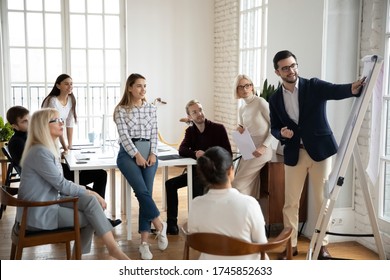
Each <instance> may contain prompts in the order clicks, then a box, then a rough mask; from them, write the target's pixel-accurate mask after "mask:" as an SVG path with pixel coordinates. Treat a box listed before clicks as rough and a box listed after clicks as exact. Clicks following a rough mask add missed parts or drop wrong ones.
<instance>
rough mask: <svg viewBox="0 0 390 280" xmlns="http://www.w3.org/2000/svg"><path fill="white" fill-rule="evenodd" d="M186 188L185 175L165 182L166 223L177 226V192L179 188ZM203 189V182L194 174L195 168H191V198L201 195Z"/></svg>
mask: <svg viewBox="0 0 390 280" xmlns="http://www.w3.org/2000/svg"><path fill="white" fill-rule="evenodd" d="M186 186H188V181H187V174H186V173H184V174H181V175H179V176H177V177H174V178H171V179H169V180H167V181H166V182H165V190H166V194H167V220H168V223H175V224H177V215H178V214H177V212H178V207H179V198H178V194H177V191H178V189H180V188H183V187H186ZM204 189H205V184H204V182H203V181H202V180H201V179H200V178H199V176H198V175H197V172H196V166H193V167H192V198H195V197H197V196H200V195H203V193H204Z"/></svg>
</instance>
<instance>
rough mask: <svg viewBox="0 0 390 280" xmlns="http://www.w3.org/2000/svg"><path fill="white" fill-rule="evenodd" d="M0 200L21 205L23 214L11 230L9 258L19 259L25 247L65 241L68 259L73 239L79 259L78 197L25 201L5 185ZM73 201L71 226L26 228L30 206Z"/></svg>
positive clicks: (0, 193)
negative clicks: (11, 192)
mask: <svg viewBox="0 0 390 280" xmlns="http://www.w3.org/2000/svg"><path fill="white" fill-rule="evenodd" d="M0 201H1V204H3V205H5V206H14V207H22V208H23V214H22V218H21V221H20V222H19V224H17V223H15V225H14V228H13V230H12V234H11V239H12V247H11V256H10V259H21V257H22V251H23V248H25V247H32V246H38V245H44V244H55V243H65V244H66V252H67V257H68V259H70V255H71V254H70V241H73V240H74V241H75V256H74V257H75V259H81V243H80V224H79V215H78V207H77V202H78V197H67V198H62V199H59V200H53V201H27V200H21V199H18V198H16V197H14V196H12V195H11V194H10V193H8V192H7V186H2V187H1V190H0ZM62 203H73V212H74V216H73V219H74V226H73V227H71V228H65V229H62V228H59V229H58V230H49V231H47V230H43V231H34V232H33V234H31V232H29V231H28V230H27V213H28V209H29V208H31V207H44V206H49V205H54V204H62Z"/></svg>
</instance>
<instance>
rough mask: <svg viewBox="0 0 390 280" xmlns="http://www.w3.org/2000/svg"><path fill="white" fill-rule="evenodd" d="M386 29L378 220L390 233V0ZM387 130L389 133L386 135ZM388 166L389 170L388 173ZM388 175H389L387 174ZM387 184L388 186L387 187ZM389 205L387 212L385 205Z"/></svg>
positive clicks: (385, 230)
mask: <svg viewBox="0 0 390 280" xmlns="http://www.w3.org/2000/svg"><path fill="white" fill-rule="evenodd" d="M385 24H386V28H385V34H384V41H385V56H384V76H383V85H384V86H383V100H382V113H383V117H382V120H383V125H382V131H381V135H382V136H383V137H382V144H381V157H380V178H379V180H378V181H379V183H378V184H379V187H378V220H379V226H380V228H381V230H382V231H383V232H390V197H388V198H386V197H385V195H386V194H387V196H390V180H389V179H387V180H386V177H389V176H390V153H388V155H386V149H387V150H388V149H390V131H389V127H390V85H389V82H390V0H387V13H386V20H385ZM386 129H387V130H388V132H387V133H386ZM386 164H387V165H388V169H389V170H387V171H386V168H385V166H386ZM386 173H387V174H386ZM386 184H387V185H386ZM386 204H387V211H386V209H385V205H386Z"/></svg>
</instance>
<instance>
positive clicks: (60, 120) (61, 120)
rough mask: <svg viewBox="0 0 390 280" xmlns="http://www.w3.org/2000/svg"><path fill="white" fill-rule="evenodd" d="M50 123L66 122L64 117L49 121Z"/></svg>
mask: <svg viewBox="0 0 390 280" xmlns="http://www.w3.org/2000/svg"><path fill="white" fill-rule="evenodd" d="M49 123H62V124H63V123H64V120H63V119H62V118H55V119H52V120H50V121H49Z"/></svg>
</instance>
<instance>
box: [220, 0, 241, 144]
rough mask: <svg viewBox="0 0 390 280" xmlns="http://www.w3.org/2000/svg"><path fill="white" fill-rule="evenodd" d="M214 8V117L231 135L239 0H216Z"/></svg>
mask: <svg viewBox="0 0 390 280" xmlns="http://www.w3.org/2000/svg"><path fill="white" fill-rule="evenodd" d="M214 11H215V25H214V26H215V31H214V34H215V36H214V39H215V42H214V49H215V61H214V69H215V71H214V75H215V76H214V104H215V111H214V120H215V121H216V122H220V123H223V124H224V125H225V127H226V129H227V131H228V134H229V137H230V134H231V133H230V132H231V131H232V130H233V129H234V128H235V126H236V125H237V114H238V113H237V100H236V99H235V98H234V97H233V94H232V84H233V79H234V77H235V76H236V75H237V74H238V69H239V0H215V9H214ZM230 142H231V144H232V148H233V150H235V146H234V142H233V141H230Z"/></svg>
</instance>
